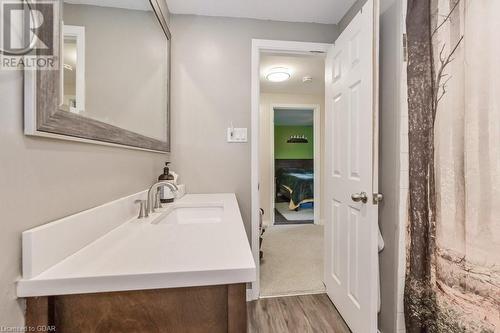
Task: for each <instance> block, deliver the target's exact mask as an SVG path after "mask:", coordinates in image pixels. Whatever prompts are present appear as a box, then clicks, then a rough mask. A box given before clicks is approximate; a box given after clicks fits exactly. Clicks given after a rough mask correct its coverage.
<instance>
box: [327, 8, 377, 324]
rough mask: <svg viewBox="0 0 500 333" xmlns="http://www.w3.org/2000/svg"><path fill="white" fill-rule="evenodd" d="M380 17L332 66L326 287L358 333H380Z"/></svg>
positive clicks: (363, 18) (343, 44)
mask: <svg viewBox="0 0 500 333" xmlns="http://www.w3.org/2000/svg"><path fill="white" fill-rule="evenodd" d="M375 3H376V2H375ZM376 6H378V5H376ZM374 9H377V10H374ZM376 14H377V15H378V7H375V6H374V0H368V1H367V3H366V4H365V5H364V7H363V10H362V11H361V12H359V13H358V14H357V16H356V17H355V18H354V19H353V20H352V22H351V23H350V24H349V26H348V27H347V28H346V29H345V30H344V31H343V32H342V34H341V35H340V37H339V38H338V39H337V41H336V42H335V44H334V45H333V46H332V48H331V49H330V51H329V52H328V55H327V60H326V88H325V89H326V124H325V136H326V149H325V150H326V177H325V178H326V179H325V181H326V198H325V201H324V202H325V203H326V211H325V214H326V223H325V251H326V253H325V266H324V267H325V285H326V289H327V293H328V296H329V297H330V299H331V300H332V302H333V303H334V304H335V306H336V307H337V309H338V310H339V312H340V314H341V315H342V317H343V318H344V319H345V321H346V322H347V324H348V325H349V327H350V328H351V330H352V332H353V333H375V332H376V331H377V297H378V295H377V293H378V290H377V288H378V284H377V278H378V257H377V256H378V250H377V237H378V217H377V215H378V208H377V205H376V204H374V203H373V198H372V197H373V192H376V191H377V181H376V180H377V174H376V173H377V168H376V163H377V158H376V154H374V153H373V152H374V151H375V152H377V151H378V149H377V148H378V147H377V144H378V140H376V139H374V137H375V134H376V133H377V132H378V130H377V127H376V121H375V120H376V119H377V116H376V115H377V107H376V105H377V100H376V96H377V91H374V90H376V89H377V86H378V85H377V84H376V77H377V72H376V70H377V66H376V61H377V60H378V58H377V56H376V48H377V42H376V38H375V32H377V31H378V29H376V27H375V23H376V22H378V20H376V19H374V18H375V17H376V16H375V15H376ZM365 195H366V198H365Z"/></svg>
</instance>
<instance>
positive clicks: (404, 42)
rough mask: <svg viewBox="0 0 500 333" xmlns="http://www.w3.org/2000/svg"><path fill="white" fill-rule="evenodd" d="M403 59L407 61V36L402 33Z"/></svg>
mask: <svg viewBox="0 0 500 333" xmlns="http://www.w3.org/2000/svg"><path fill="white" fill-rule="evenodd" d="M403 61H404V62H408V37H407V36H406V34H403Z"/></svg>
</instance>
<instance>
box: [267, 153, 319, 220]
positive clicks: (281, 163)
mask: <svg viewBox="0 0 500 333" xmlns="http://www.w3.org/2000/svg"><path fill="white" fill-rule="evenodd" d="M275 164H276V168H275V170H276V171H275V178H276V195H277V197H279V196H281V197H282V198H286V199H287V200H289V201H290V203H289V208H290V209H291V210H299V209H300V208H304V207H311V206H312V205H313V204H314V172H313V165H312V160H276V163H275Z"/></svg>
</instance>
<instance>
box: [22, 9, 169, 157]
mask: <svg viewBox="0 0 500 333" xmlns="http://www.w3.org/2000/svg"><path fill="white" fill-rule="evenodd" d="M32 6H33V7H35V8H34V9H37V10H40V11H41V12H43V10H46V7H40V8H36V6H37V3H36V2H35V3H33V4H32ZM54 6H55V7H56V8H55V9H54V10H53V15H52V14H51V15H47V16H45V15H44V19H46V17H51V19H53V22H45V23H44V24H47V25H49V26H51V29H46V31H44V30H42V31H41V32H39V33H38V35H39V36H40V37H41V38H44V36H43V34H44V33H45V34H51V35H52V37H51V36H45V37H47V38H48V39H50V38H53V40H54V41H56V42H54V43H53V48H54V50H53V53H54V58H55V61H56V62H57V65H56V67H55V68H54V69H52V70H47V69H36V70H26V69H25V71H24V76H25V134H27V135H34V136H43V137H51V138H58V139H65V140H72V141H83V142H89V143H96V144H105V145H118V146H123V147H128V148H134V149H142V150H150V151H157V152H163V153H166V152H169V151H170V43H171V34H170V31H169V28H168V25H167V17H166V15H167V11H166V7H165V5H164V4H162V3H161V2H160V0H123V1H113V0H100V1H95V0H56V1H54ZM51 10H52V9H51ZM34 52H36V54H37V56H38V54H39V52H40V55H42V53H41V51H39V50H35V51H34Z"/></svg>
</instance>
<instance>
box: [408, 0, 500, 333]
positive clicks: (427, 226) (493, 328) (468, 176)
mask: <svg viewBox="0 0 500 333" xmlns="http://www.w3.org/2000/svg"><path fill="white" fill-rule="evenodd" d="M406 20H407V21H406V24H407V42H408V69H407V72H408V107H409V144H410V182H409V184H410V190H409V223H408V238H407V239H408V242H407V273H406V286H405V319H406V326H407V332H409V333H413V332H450V333H453V332H495V333H498V332H500V0H408V12H407V19H406Z"/></svg>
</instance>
